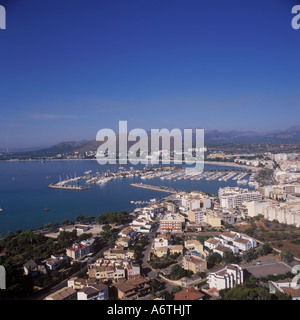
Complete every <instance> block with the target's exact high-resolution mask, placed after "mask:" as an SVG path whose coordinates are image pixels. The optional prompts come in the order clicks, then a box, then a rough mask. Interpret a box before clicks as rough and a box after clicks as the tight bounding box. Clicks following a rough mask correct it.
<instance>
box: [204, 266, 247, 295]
mask: <svg viewBox="0 0 300 320" xmlns="http://www.w3.org/2000/svg"><path fill="white" fill-rule="evenodd" d="M243 282H244V270H243V268H242V267H240V266H238V265H236V264H230V265H227V266H225V267H221V268H219V269H217V270H215V271H213V272H210V273H209V274H208V281H207V283H208V284H209V287H210V289H211V288H215V289H216V290H218V291H219V290H222V289H231V288H233V287H235V286H236V285H238V284H243Z"/></svg>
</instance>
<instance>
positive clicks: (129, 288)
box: [114, 276, 150, 300]
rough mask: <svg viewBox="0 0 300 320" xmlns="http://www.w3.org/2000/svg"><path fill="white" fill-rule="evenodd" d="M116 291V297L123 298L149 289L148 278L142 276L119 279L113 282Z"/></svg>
mask: <svg viewBox="0 0 300 320" xmlns="http://www.w3.org/2000/svg"><path fill="white" fill-rule="evenodd" d="M114 287H115V288H116V289H117V292H118V299H120V300H121V299H124V298H128V297H132V296H135V295H137V294H138V293H144V292H147V291H149V289H150V285H149V279H147V278H144V277H142V276H139V277H135V278H133V279H129V280H121V281H119V282H117V283H115V284H114Z"/></svg>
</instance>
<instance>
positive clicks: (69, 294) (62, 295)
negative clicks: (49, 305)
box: [45, 287, 77, 300]
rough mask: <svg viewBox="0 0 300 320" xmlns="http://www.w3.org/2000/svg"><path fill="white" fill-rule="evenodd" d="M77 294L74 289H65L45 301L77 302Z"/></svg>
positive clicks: (52, 294)
mask: <svg viewBox="0 0 300 320" xmlns="http://www.w3.org/2000/svg"><path fill="white" fill-rule="evenodd" d="M76 298H77V292H76V290H74V289H73V288H70V287H64V288H62V289H60V290H57V291H55V292H54V293H51V294H50V295H49V296H47V297H46V298H45V300H76Z"/></svg>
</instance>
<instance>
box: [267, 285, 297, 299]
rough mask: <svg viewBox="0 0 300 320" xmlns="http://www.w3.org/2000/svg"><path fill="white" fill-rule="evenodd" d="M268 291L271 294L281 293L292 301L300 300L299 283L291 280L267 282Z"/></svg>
mask: <svg viewBox="0 0 300 320" xmlns="http://www.w3.org/2000/svg"><path fill="white" fill-rule="evenodd" d="M269 290H270V293H273V294H275V293H276V292H281V293H284V294H286V295H288V296H290V297H291V299H292V300H300V288H299V283H296V282H293V281H291V280H282V281H269Z"/></svg>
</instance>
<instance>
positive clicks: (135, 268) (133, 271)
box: [126, 263, 141, 279]
mask: <svg viewBox="0 0 300 320" xmlns="http://www.w3.org/2000/svg"><path fill="white" fill-rule="evenodd" d="M140 274H141V268H140V266H139V265H138V264H134V263H133V264H128V265H127V267H126V275H127V279H130V278H132V277H135V276H139V275H140Z"/></svg>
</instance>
